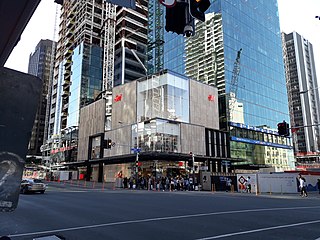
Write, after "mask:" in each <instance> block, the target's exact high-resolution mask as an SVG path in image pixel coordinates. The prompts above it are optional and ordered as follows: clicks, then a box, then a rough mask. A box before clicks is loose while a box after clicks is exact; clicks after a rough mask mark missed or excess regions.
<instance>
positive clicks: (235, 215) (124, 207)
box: [0, 183, 320, 240]
mask: <svg viewBox="0 0 320 240" xmlns="http://www.w3.org/2000/svg"><path fill="white" fill-rule="evenodd" d="M4 235H6V236H8V235H9V236H10V237H11V239H19V240H20V239H37V238H40V237H44V236H52V235H59V236H62V237H64V238H65V239H67V240H71V239H76V240H82V239H86V240H88V239H89V240H90V239H94V240H100V239H103V240H104V239H108V240H109V239H110V240H111V239H130V240H135V239H140V240H144V239H153V240H157V239H159V240H164V239H165V240H167V239H168V240H171V239H178V240H180V239H181V240H189V239H190V240H196V239H197V240H198V239H246V240H247V239H255V240H256V239H268V240H270V239H281V240H285V239H290V240H292V239H317V238H320V196H318V195H316V194H314V195H310V196H309V197H308V198H300V197H299V196H298V194H297V195H254V194H244V193H241V194H240V193H225V192H221V193H219V192H216V193H211V192H155V191H144V190H135V191H133V190H112V189H108V190H106V189H102V188H96V189H92V188H88V186H87V187H86V188H84V187H78V186H69V185H62V184H61V183H60V184H58V183H51V184H50V186H49V189H48V190H47V192H46V193H45V194H28V195H20V200H19V205H18V208H17V209H16V210H15V211H14V212H11V213H0V236H4Z"/></svg>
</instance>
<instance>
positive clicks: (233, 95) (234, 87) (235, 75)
mask: <svg viewBox="0 0 320 240" xmlns="http://www.w3.org/2000/svg"><path fill="white" fill-rule="evenodd" d="M241 52H242V48H240V50H239V51H238V53H237V57H236V60H235V61H234V64H233V71H232V78H231V84H230V95H229V96H230V100H229V121H233V117H234V108H235V104H236V101H237V92H238V79H239V73H240V57H241Z"/></svg>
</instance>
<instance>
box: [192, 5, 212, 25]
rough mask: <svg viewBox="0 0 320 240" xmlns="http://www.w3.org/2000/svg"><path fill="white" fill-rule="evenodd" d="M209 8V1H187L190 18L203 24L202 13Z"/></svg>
mask: <svg viewBox="0 0 320 240" xmlns="http://www.w3.org/2000/svg"><path fill="white" fill-rule="evenodd" d="M209 7H210V0H189V11H190V14H191V16H192V17H194V18H196V19H198V20H200V21H202V22H204V21H205V14H204V12H205V11H207V9H208V8H209Z"/></svg>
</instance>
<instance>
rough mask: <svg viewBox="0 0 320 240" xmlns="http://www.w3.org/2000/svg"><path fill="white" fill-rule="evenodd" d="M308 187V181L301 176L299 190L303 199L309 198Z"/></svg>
mask: <svg viewBox="0 0 320 240" xmlns="http://www.w3.org/2000/svg"><path fill="white" fill-rule="evenodd" d="M306 185H307V184H306V179H305V178H304V177H302V176H301V175H300V174H299V188H300V196H301V197H308V193H307V189H306Z"/></svg>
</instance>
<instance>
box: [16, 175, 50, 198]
mask: <svg viewBox="0 0 320 240" xmlns="http://www.w3.org/2000/svg"><path fill="white" fill-rule="evenodd" d="M46 189H47V185H46V184H45V183H43V182H42V181H41V180H40V179H31V178H25V179H22V181H21V187H20V193H22V194H26V193H31V192H40V193H42V194H43V193H44V192H45V191H46Z"/></svg>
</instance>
